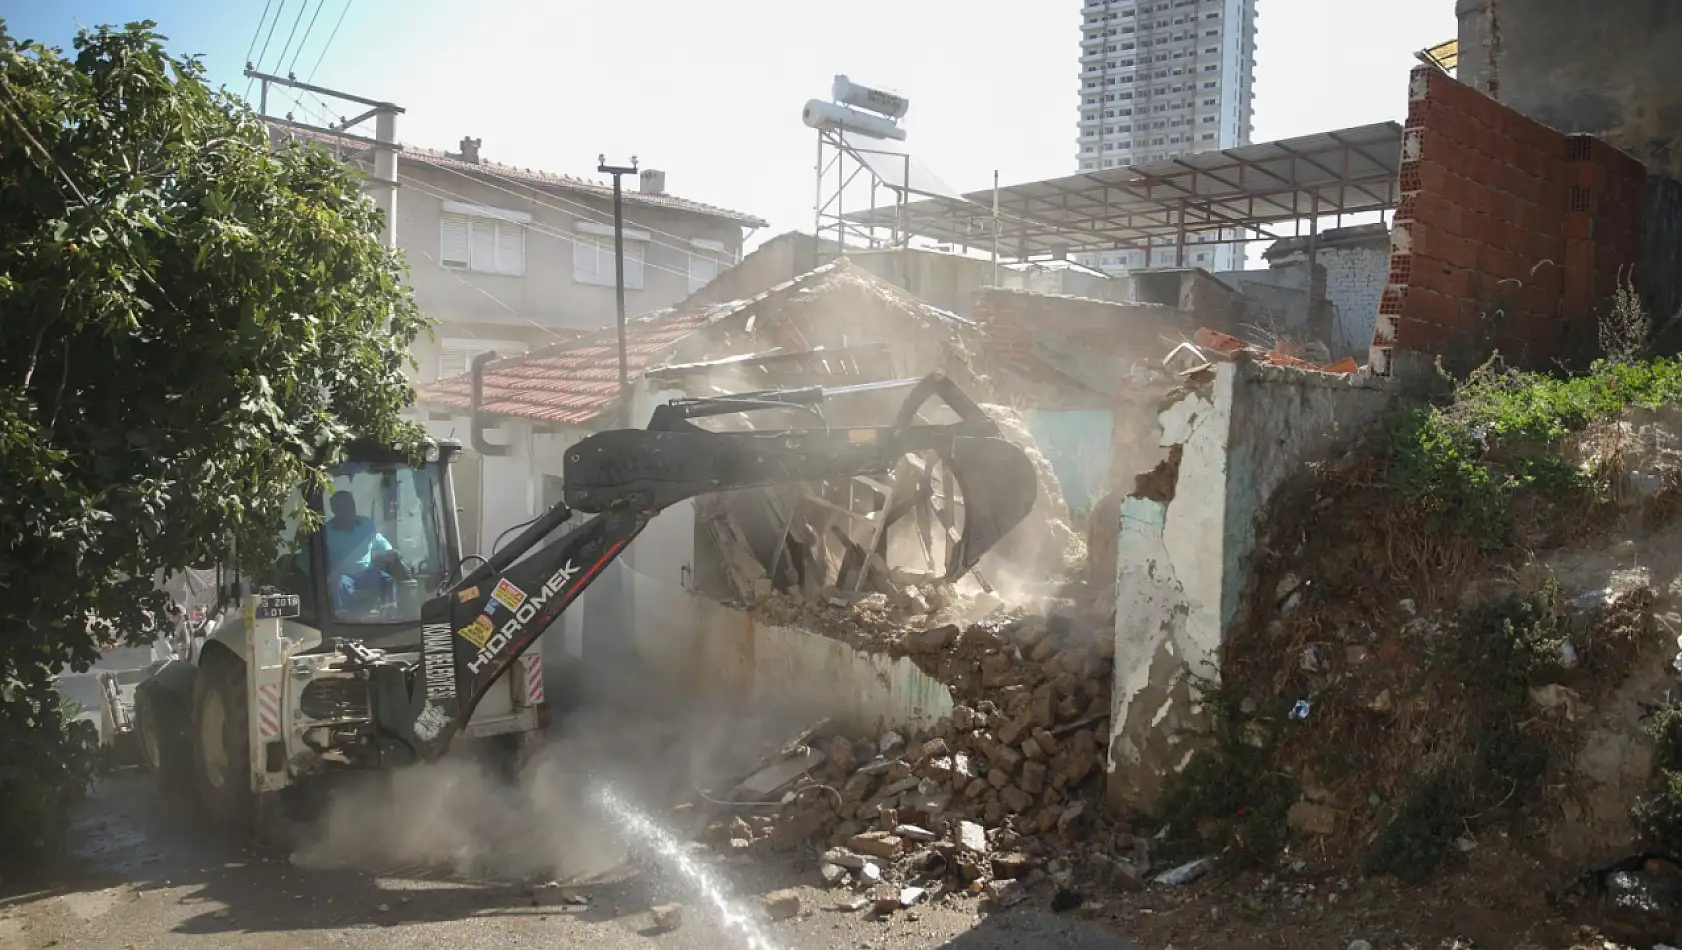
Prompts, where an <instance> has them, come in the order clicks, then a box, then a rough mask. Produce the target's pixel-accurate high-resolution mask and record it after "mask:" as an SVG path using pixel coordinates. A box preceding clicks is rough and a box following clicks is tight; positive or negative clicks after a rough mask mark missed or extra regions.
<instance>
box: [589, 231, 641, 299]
mask: <svg viewBox="0 0 1682 950" xmlns="http://www.w3.org/2000/svg"><path fill="white" fill-rule="evenodd" d="M645 259H646V245H645V244H644V243H643V242H641V241H636V240H632V239H630V238H629V237H627V238H626V239H625V289H626V290H641V289H642V288H643V270H644V267H645V263H644V262H645ZM572 279H573V280H574V281H576V282H578V283H580V284H595V285H597V286H599V287H612V286H613V285H614V260H613V238H610V237H598V236H594V235H587V234H583V235H579V236H578V237H577V238H575V239H574V240H573V243H572Z"/></svg>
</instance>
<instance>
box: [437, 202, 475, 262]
mask: <svg viewBox="0 0 1682 950" xmlns="http://www.w3.org/2000/svg"><path fill="white" fill-rule="evenodd" d="M439 225H440V226H439V235H440V237H439V248H438V260H439V261H440V262H442V263H443V265H444V266H445V267H466V266H467V258H468V254H467V215H465V214H446V215H444V216H443V218H442V219H440V222H439Z"/></svg>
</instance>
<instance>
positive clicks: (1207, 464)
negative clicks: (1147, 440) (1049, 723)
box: [1108, 364, 1235, 806]
mask: <svg viewBox="0 0 1682 950" xmlns="http://www.w3.org/2000/svg"><path fill="white" fill-rule="evenodd" d="M1234 370H1235V367H1234V366H1233V365H1232V364H1221V365H1219V366H1217V367H1216V369H1215V372H1214V374H1213V376H1214V378H1213V379H1212V380H1209V381H1206V382H1205V383H1204V384H1202V385H1199V386H1198V387H1197V388H1195V389H1188V390H1184V391H1182V392H1181V393H1180V395H1179V398H1178V399H1177V400H1176V401H1174V402H1173V403H1172V404H1171V405H1169V406H1168V407H1167V408H1165V409H1164V410H1163V411H1162V412H1161V414H1160V417H1159V419H1160V423H1161V426H1162V438H1161V447H1162V448H1171V447H1172V446H1176V445H1177V446H1179V447H1180V451H1181V455H1180V464H1179V468H1178V473H1177V475H1176V476H1175V480H1174V494H1173V498H1172V499H1171V500H1167V501H1164V500H1161V499H1151V498H1142V497H1139V496H1137V495H1130V496H1128V497H1127V498H1126V499H1124V500H1123V502H1122V509H1121V537H1120V540H1119V542H1118V551H1117V559H1116V560H1117V564H1116V629H1115V638H1116V642H1115V682H1114V685H1113V687H1112V689H1111V693H1110V696H1111V700H1110V702H1111V708H1110V724H1111V725H1110V734H1111V744H1110V761H1109V764H1108V768H1109V769H1110V772H1111V782H1110V792H1111V797H1112V798H1113V799H1116V800H1118V801H1120V802H1122V803H1124V804H1127V805H1133V806H1136V805H1140V804H1145V803H1149V802H1151V801H1154V800H1155V798H1156V797H1157V796H1158V795H1159V794H1160V792H1161V780H1162V777H1163V774H1164V773H1165V772H1166V770H1167V763H1168V762H1169V760H1171V759H1173V758H1175V753H1174V752H1173V750H1172V747H1173V746H1174V745H1176V744H1177V743H1178V733H1179V732H1180V731H1181V730H1182V729H1183V728H1184V727H1185V726H1186V725H1187V724H1188V723H1189V720H1188V719H1187V718H1186V717H1187V716H1189V714H1190V711H1191V710H1190V705H1191V702H1190V700H1191V697H1192V695H1193V683H1192V682H1191V677H1192V676H1193V675H1202V676H1213V675H1215V674H1216V673H1217V671H1216V669H1215V668H1214V665H1213V664H1214V662H1215V660H1216V657H1217V654H1218V651H1219V649H1220V643H1221V589H1222V584H1223V578H1222V565H1223V563H1224V559H1223V557H1222V544H1223V541H1222V538H1223V536H1224V533H1225V517H1226V502H1225V499H1226V477H1225V473H1226V456H1227V453H1228V442H1229V440H1230V438H1231V434H1232V422H1231V417H1232V394H1233V384H1234Z"/></svg>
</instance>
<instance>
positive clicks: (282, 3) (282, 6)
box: [246, 0, 286, 89]
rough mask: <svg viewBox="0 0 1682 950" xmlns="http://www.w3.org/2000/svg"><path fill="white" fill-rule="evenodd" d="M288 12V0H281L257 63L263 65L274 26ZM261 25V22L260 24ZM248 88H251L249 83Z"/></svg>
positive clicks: (278, 23)
mask: <svg viewBox="0 0 1682 950" xmlns="http://www.w3.org/2000/svg"><path fill="white" fill-rule="evenodd" d="M285 12H286V0H280V9H278V10H276V11H275V12H274V21H273V22H271V23H270V24H269V35H268V36H266V37H264V38H263V51H262V52H260V53H258V54H257V65H258V66H259V67H261V66H262V65H263V60H264V58H266V57H267V56H268V55H269V43H271V42H273V40H274V28H275V27H277V26H279V25H280V16H281V14H283V13H285ZM258 26H259V27H261V24H258ZM246 88H247V89H249V88H251V87H250V86H249V85H247V86H246Z"/></svg>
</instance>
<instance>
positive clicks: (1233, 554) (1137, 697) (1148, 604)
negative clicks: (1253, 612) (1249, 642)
mask: <svg viewBox="0 0 1682 950" xmlns="http://www.w3.org/2000/svg"><path fill="white" fill-rule="evenodd" d="M1390 396H1391V390H1390V388H1389V387H1387V386H1385V385H1382V384H1381V383H1379V382H1377V381H1375V380H1373V379H1372V378H1371V377H1368V376H1365V375H1348V376H1335V375H1327V374H1321V373H1304V372H1300V371H1297V370H1291V369H1285V368H1281V367H1273V366H1263V365H1259V364H1253V363H1241V364H1233V363H1224V364H1220V365H1218V366H1216V367H1215V369H1214V371H1213V373H1212V378H1206V379H1203V380H1201V381H1198V382H1196V383H1194V384H1193V385H1192V386H1191V387H1190V388H1188V389H1186V390H1183V391H1182V392H1181V393H1180V394H1178V398H1177V399H1174V400H1173V401H1172V402H1171V403H1170V404H1169V405H1168V406H1167V407H1166V408H1164V409H1163V410H1162V412H1161V414H1160V417H1159V418H1160V421H1161V425H1162V432H1163V435H1162V440H1161V442H1162V446H1163V447H1164V448H1170V447H1172V446H1175V445H1178V446H1179V447H1180V451H1181V455H1180V463H1179V467H1178V470H1177V471H1176V473H1175V474H1174V488H1173V493H1172V496H1171V497H1170V498H1169V499H1167V500H1163V499H1159V498H1151V497H1141V496H1140V495H1138V494H1137V493H1135V494H1134V495H1130V496H1129V497H1128V498H1127V499H1125V501H1124V502H1123V506H1122V516H1121V530H1120V538H1119V542H1118V559H1117V565H1116V630H1115V636H1116V650H1115V656H1116V660H1115V684H1114V688H1113V691H1112V694H1111V696H1112V699H1111V736H1112V739H1111V746H1110V757H1109V768H1110V770H1111V774H1110V795H1111V797H1112V799H1114V800H1115V801H1116V802H1117V803H1119V804H1123V805H1126V806H1130V807H1134V808H1143V809H1146V810H1150V809H1152V808H1154V807H1155V805H1156V804H1157V799H1158V797H1159V795H1160V793H1161V791H1162V787H1163V782H1164V780H1165V779H1166V777H1167V776H1168V775H1170V774H1172V773H1173V772H1174V771H1177V770H1178V769H1179V768H1180V767H1182V766H1183V765H1184V763H1185V760H1186V758H1187V757H1188V755H1189V752H1190V747H1189V745H1188V744H1187V743H1186V741H1185V739H1186V736H1185V730H1186V728H1187V727H1188V726H1190V725H1192V724H1194V723H1195V722H1196V720H1197V718H1198V715H1199V710H1198V708H1197V702H1196V692H1197V685H1198V681H1207V682H1210V683H1216V682H1219V669H1218V662H1219V656H1220V649H1221V646H1222V645H1223V643H1224V642H1225V639H1226V637H1227V636H1228V634H1229V633H1230V632H1231V631H1232V630H1234V629H1235V628H1236V626H1237V624H1239V623H1240V622H1241V621H1242V620H1243V616H1242V606H1243V604H1244V603H1245V596H1246V594H1247V588H1248V584H1249V570H1250V563H1251V556H1252V554H1253V552H1254V551H1255V549H1256V545H1257V539H1258V531H1259V528H1260V524H1261V519H1262V518H1263V517H1264V515H1265V513H1266V510H1267V506H1268V503H1269V502H1270V500H1271V499H1272V497H1273V495H1274V493H1275V492H1277V491H1278V490H1279V488H1280V486H1282V485H1283V484H1284V483H1285V482H1286V480H1287V479H1289V478H1290V477H1291V476H1292V475H1293V474H1295V473H1296V472H1297V471H1299V470H1300V469H1301V467H1302V466H1303V465H1304V464H1305V463H1307V462H1309V461H1313V460H1317V459H1319V458H1323V457H1325V456H1326V455H1327V454H1328V453H1329V452H1330V451H1331V450H1332V448H1333V446H1334V445H1336V444H1338V443H1339V442H1341V441H1342V440H1344V439H1346V438H1349V437H1352V436H1354V435H1355V434H1356V433H1357V432H1358V431H1359V430H1360V429H1362V428H1363V427H1365V426H1367V425H1369V424H1370V423H1372V422H1373V421H1375V420H1376V419H1377V418H1378V417H1379V415H1380V414H1381V413H1382V412H1383V411H1384V409H1385V407H1386V406H1387V405H1388V403H1389V400H1390Z"/></svg>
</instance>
